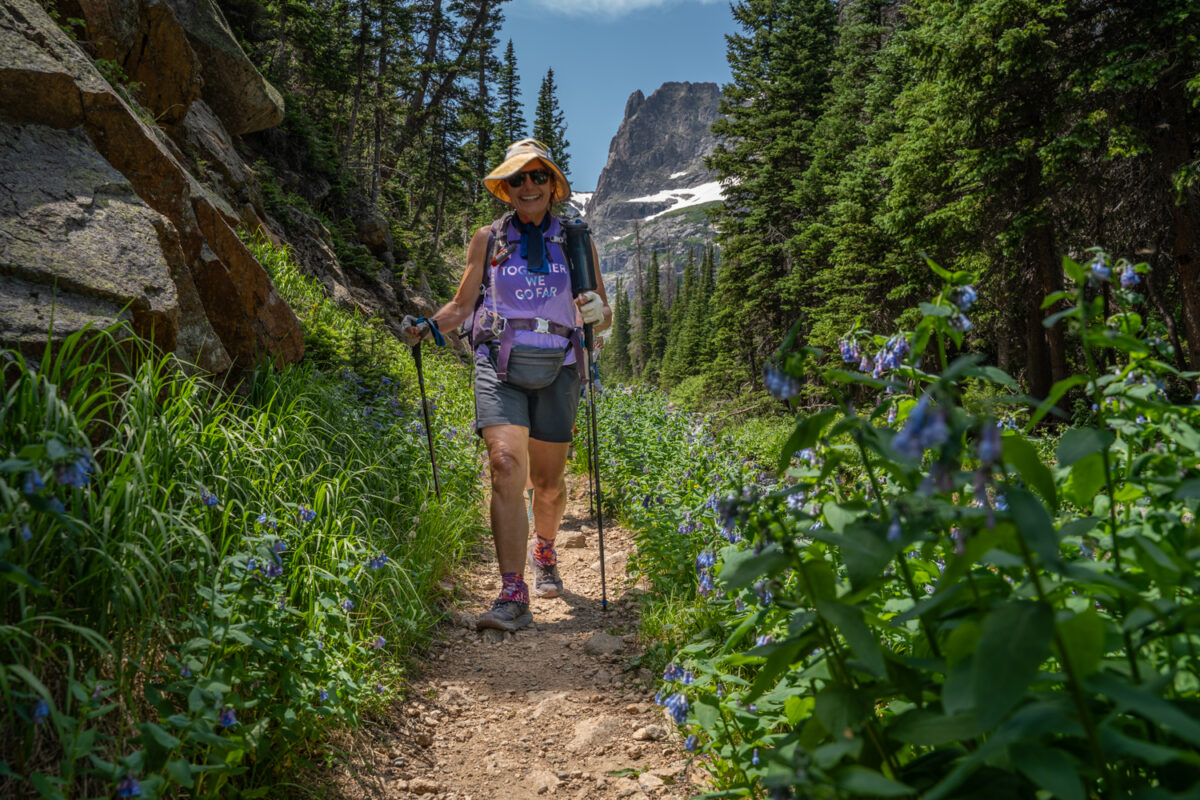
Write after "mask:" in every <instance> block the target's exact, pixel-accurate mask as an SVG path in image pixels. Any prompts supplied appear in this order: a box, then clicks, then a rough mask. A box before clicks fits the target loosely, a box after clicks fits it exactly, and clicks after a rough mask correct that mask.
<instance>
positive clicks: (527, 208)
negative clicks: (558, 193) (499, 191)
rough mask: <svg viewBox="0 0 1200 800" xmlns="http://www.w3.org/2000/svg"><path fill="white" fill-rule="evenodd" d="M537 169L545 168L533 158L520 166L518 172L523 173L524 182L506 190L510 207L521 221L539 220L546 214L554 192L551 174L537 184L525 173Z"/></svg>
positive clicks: (539, 161)
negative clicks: (547, 178) (548, 178)
mask: <svg viewBox="0 0 1200 800" xmlns="http://www.w3.org/2000/svg"><path fill="white" fill-rule="evenodd" d="M539 169H540V170H545V169H547V168H546V165H545V164H543V163H542V162H541V160H540V159H536V158H535V159H534V160H533V161H530V162H529V163H528V164H526V165H525V166H524V167H522V168H521V172H520V173H518V174H525V182H524V183H522V184H521V185H520V186H518V187H516V188H512V187H510V188H509V190H508V196H509V197H510V198H511V203H512V207H513V208H514V209H516V212H517V215H518V216H519V217H520V218H521V221H522V222H540V221H541V220H542V217H544V216H546V210H547V209H549V208H550V198H551V197H552V196H553V194H554V178H553V176H552V177H551V178H550V180H548V181H546V182H545V183H543V184H542V185H540V186H539V185H538V184H536V183H534V182H533V179H532V178H530V177H529V176H528V174H526V173H530V172H534V171H535V170H539Z"/></svg>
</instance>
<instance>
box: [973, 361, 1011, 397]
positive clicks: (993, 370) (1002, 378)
mask: <svg viewBox="0 0 1200 800" xmlns="http://www.w3.org/2000/svg"><path fill="white" fill-rule="evenodd" d="M963 374H964V375H969V376H971V377H972V378H979V379H981V380H985V381H988V382H989V383H994V384H997V385H999V386H1003V387H1005V388H1007V389H1011V390H1012V391H1014V392H1015V391H1017V390H1018V389H1019V388H1020V386H1019V385H1018V384H1017V382H1016V380H1014V379H1013V377H1012V376H1011V375H1009V374H1008V373H1007V372H1005V371H1004V370H1002V369H1000V368H999V367H993V366H990V365H985V366H982V367H970V368H968V369H965V370H963Z"/></svg>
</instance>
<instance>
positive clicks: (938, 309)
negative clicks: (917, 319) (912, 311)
mask: <svg viewBox="0 0 1200 800" xmlns="http://www.w3.org/2000/svg"><path fill="white" fill-rule="evenodd" d="M953 312H954V309H952V308H950V306H935V305H934V304H933V303H921V314H923V315H924V316H926V317H949V316H950V315H951V314H952V313H953Z"/></svg>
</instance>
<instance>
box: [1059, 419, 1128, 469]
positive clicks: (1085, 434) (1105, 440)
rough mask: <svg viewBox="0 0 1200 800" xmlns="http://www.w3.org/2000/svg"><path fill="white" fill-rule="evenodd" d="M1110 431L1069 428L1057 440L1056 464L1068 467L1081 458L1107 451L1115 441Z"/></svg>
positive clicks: (1114, 435) (1114, 436)
mask: <svg viewBox="0 0 1200 800" xmlns="http://www.w3.org/2000/svg"><path fill="white" fill-rule="evenodd" d="M1116 438H1117V437H1116V434H1114V433H1113V432H1112V431H1102V430H1098V429H1096V428H1071V429H1070V430H1068V431H1067V432H1066V433H1064V434H1063V435H1062V438H1061V439H1059V440H1058V450H1057V454H1058V463H1059V465H1060V466H1063V467H1069V466H1071V465H1072V464H1074V463H1075V462H1076V461H1078V460H1080V459H1081V458H1085V457H1087V456H1090V455H1092V454H1094V453H1100V452H1103V451H1104V450H1106V449H1108V447H1109V445H1111V444H1112V443H1113V440H1114V439H1116Z"/></svg>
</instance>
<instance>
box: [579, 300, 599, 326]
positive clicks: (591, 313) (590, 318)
mask: <svg viewBox="0 0 1200 800" xmlns="http://www.w3.org/2000/svg"><path fill="white" fill-rule="evenodd" d="M579 298H580V299H581V300H583V301H584V303H583V304H582V305H580V306H579V316H580V317H582V318H583V324H584V325H599V324H600V323H601V322H603V321H604V301H603V300H601V299H600V295H598V294H596V293H595V292H584V293H583V294H581V295H579Z"/></svg>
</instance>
